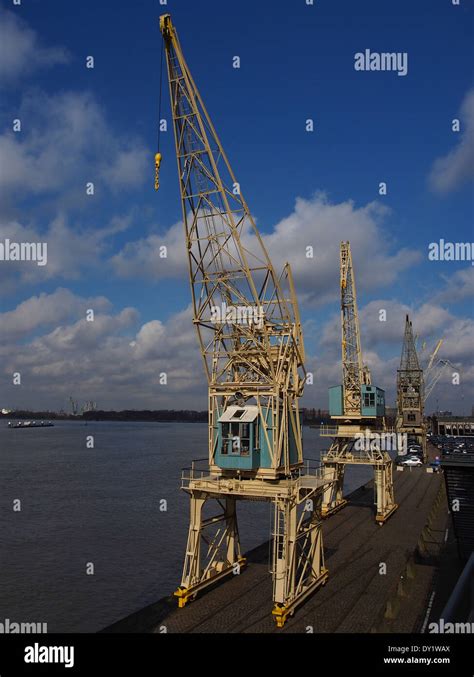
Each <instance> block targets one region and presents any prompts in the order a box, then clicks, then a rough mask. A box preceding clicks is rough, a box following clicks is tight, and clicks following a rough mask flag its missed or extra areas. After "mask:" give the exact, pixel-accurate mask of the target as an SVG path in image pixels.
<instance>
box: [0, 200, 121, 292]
mask: <svg viewBox="0 0 474 677" xmlns="http://www.w3.org/2000/svg"><path fill="white" fill-rule="evenodd" d="M132 218H133V216H132V213H130V214H128V215H126V216H121V217H115V218H113V219H112V220H111V221H110V223H109V224H108V225H106V226H102V227H101V226H99V227H97V226H94V224H91V225H89V226H88V227H84V226H83V225H82V224H77V223H72V224H70V223H68V221H67V219H66V217H65V216H64V215H59V216H57V217H56V218H55V219H54V220H53V221H52V222H51V223H49V224H48V225H47V227H46V228H45V229H41V230H40V229H39V228H37V227H36V226H34V225H28V226H25V225H22V224H21V223H18V222H17V221H6V222H4V223H1V222H0V241H4V240H6V239H9V240H10V241H11V242H35V243H39V242H40V243H46V244H47V264H46V265H44V266H38V265H37V264H36V262H34V261H2V263H1V265H0V282H1V285H0V293H1V294H3V295H6V294H8V293H10V292H11V291H12V290H13V289H15V286H16V285H17V284H18V283H21V284H38V283H42V282H46V281H47V280H51V279H56V278H63V279H77V278H78V277H79V276H80V273H81V271H83V270H84V269H91V268H93V267H97V266H98V265H99V263H100V261H101V260H102V257H103V256H104V254H105V253H106V252H107V247H108V240H109V238H111V237H113V236H114V235H115V234H116V233H120V232H122V231H124V230H126V229H127V228H128V227H129V225H130V222H131V220H132ZM103 265H104V267H105V266H106V264H105V263H104V264H103Z"/></svg>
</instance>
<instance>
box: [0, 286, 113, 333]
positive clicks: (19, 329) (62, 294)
mask: <svg viewBox="0 0 474 677" xmlns="http://www.w3.org/2000/svg"><path fill="white" fill-rule="evenodd" d="M110 305H111V304H110V302H109V301H108V300H107V299H106V298H105V297H103V296H99V297H96V298H82V297H80V296H76V295H75V294H73V293H72V292H71V291H70V290H69V289H64V288H59V289H56V291H55V292H53V293H52V294H46V293H44V292H43V293H41V294H38V296H32V297H31V298H29V299H27V300H26V301H23V303H20V304H19V305H18V306H17V307H16V308H15V309H14V310H11V311H7V312H5V313H0V341H3V342H6V341H15V340H19V339H24V338H25V337H26V336H28V334H30V333H31V332H34V331H37V330H39V329H40V328H41V329H44V328H45V327H52V326H54V325H57V324H58V323H63V322H66V321H68V320H71V319H72V318H74V317H77V316H79V315H83V316H85V314H86V310H88V309H90V308H92V309H94V312H100V311H106V310H108V309H109V308H110Z"/></svg>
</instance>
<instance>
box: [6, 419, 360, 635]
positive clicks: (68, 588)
mask: <svg viewBox="0 0 474 677" xmlns="http://www.w3.org/2000/svg"><path fill="white" fill-rule="evenodd" d="M89 435H92V436H93V437H94V448H93V449H88V448H87V446H86V439H87V436H89ZM303 439H304V449H305V455H306V456H307V457H310V458H319V453H320V450H321V449H323V448H325V447H326V446H327V440H321V439H320V438H319V433H318V431H317V430H314V429H311V428H307V427H305V428H304V434H303ZM206 445H207V425H206V424H203V423H136V422H133V423H120V422H104V423H101V422H97V423H96V422H89V423H87V424H85V423H84V422H79V421H78V422H76V421H57V422H55V426H54V427H52V428H43V429H38V428H36V429H31V430H10V429H8V428H7V422H6V421H0V478H1V479H0V622H2V623H3V622H4V621H5V619H9V620H10V622H18V623H20V622H23V623H27V622H38V623H39V622H41V623H47V626H48V632H73V631H77V632H95V631H97V630H100V629H102V628H104V627H105V626H107V625H110V624H111V623H113V622H115V621H117V620H120V619H121V618H123V617H124V616H127V615H128V614H130V613H132V612H134V611H137V610H138V609H140V608H142V607H144V606H146V605H148V604H151V603H152V602H156V601H157V600H158V599H159V598H161V597H163V596H165V595H168V594H170V593H171V592H172V591H173V590H174V589H175V588H176V587H177V585H178V584H179V582H180V576H181V570H182V564H183V555H184V548H185V544H186V536H187V526H188V499H187V496H186V494H184V492H182V491H180V490H179V486H180V475H181V469H182V468H183V467H186V466H189V465H190V462H191V460H192V459H196V458H203V457H205V456H206V455H207V449H206ZM371 474H372V471H371V468H370V467H368V466H361V467H348V469H347V471H346V484H345V493H349V492H350V491H352V490H353V489H355V488H357V487H358V486H360V485H361V484H363V483H364V482H366V481H367V480H368V479H370V477H371ZM163 499H165V500H166V501H167V510H166V511H162V510H160V501H162V500H163ZM18 501H20V502H21V510H15V509H14V506H15V507H18V505H19V503H18ZM270 517H271V515H270V506H269V505H268V504H263V503H247V504H246V503H242V504H241V505H239V529H240V536H241V544H242V549H243V550H244V551H246V550H249V549H251V548H253V547H255V546H256V545H259V544H260V543H261V542H262V541H264V540H266V539H268V537H269V534H270V526H271V521H270ZM91 564H92V565H93V575H90V574H88V572H90V571H92V567H91Z"/></svg>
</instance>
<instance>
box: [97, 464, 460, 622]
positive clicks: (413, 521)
mask: <svg viewBox="0 0 474 677" xmlns="http://www.w3.org/2000/svg"><path fill="white" fill-rule="evenodd" d="M394 479H395V497H396V501H397V503H398V504H399V506H400V507H399V508H398V510H397V511H396V512H395V514H394V515H393V516H392V517H391V518H390V519H389V520H388V522H387V523H386V524H385V525H384V526H379V525H378V524H376V523H375V520H374V513H373V505H372V503H373V483H372V482H369V483H367V484H366V485H364V486H363V487H360V488H359V489H357V490H356V491H355V492H353V493H352V494H350V496H348V499H349V504H348V505H347V506H346V507H345V508H344V509H343V510H341V511H340V512H338V513H336V514H335V515H333V516H332V517H330V518H328V519H326V520H324V523H323V536H324V546H325V552H326V566H327V567H328V569H329V580H328V582H327V584H326V585H325V587H324V588H322V589H320V590H318V591H317V592H316V593H315V594H314V595H313V596H312V597H311V598H309V599H308V600H307V601H306V603H305V604H304V605H302V606H301V607H300V608H299V609H297V611H296V613H295V615H294V616H293V617H292V618H290V619H289V620H288V622H287V624H286V625H285V627H284V628H283V629H277V628H276V625H275V622H274V621H273V619H272V616H271V610H272V590H271V576H270V574H269V573H268V559H267V558H268V552H269V544H268V542H267V543H264V544H262V545H261V546H260V547H258V548H256V549H254V550H252V551H251V552H249V553H247V555H246V556H247V558H248V567H246V569H244V570H243V572H242V573H241V574H240V575H238V576H234V577H231V578H230V579H228V580H226V581H224V582H221V583H219V584H217V585H216V586H215V587H214V588H212V589H210V590H209V591H208V592H206V593H203V594H202V595H201V596H198V598H197V599H196V600H195V601H194V602H192V603H190V604H189V605H188V606H186V607H185V608H184V609H178V608H177V602H176V598H174V597H173V596H170V597H167V598H164V599H162V600H160V601H158V602H157V603H155V604H152V605H150V606H149V607H147V608H145V609H143V610H141V611H139V612H137V613H135V614H132V615H131V616H129V617H127V618H126V619H124V620H122V621H119V622H118V623H115V624H114V625H113V626H110V627H109V628H107V629H106V630H105V631H104V632H122V633H134V632H147V633H149V632H164V631H166V632H170V633H189V632H197V633H199V632H202V633H218V632H226V633H228V632H230V633H232V632H234V633H240V632H252V633H259V632H265V633H267V632H270V633H272V632H277V633H279V632H290V633H291V632H298V633H301V632H315V633H325V632H327V633H333V632H363V633H367V632H390V631H395V632H419V631H421V629H422V627H423V625H424V624H426V621H427V618H428V615H427V607H428V600H429V598H430V595H431V594H432V590H433V586H435V585H436V584H437V581H438V580H439V579H441V578H442V577H441V576H439V575H438V574H439V572H438V569H439V563H440V553H441V551H442V550H443V548H444V546H445V541H446V534H447V531H446V528H447V524H448V517H449V515H448V512H447V503H446V496H445V490H444V482H443V477H442V474H441V473H431V472H427V471H426V468H405V469H404V470H403V471H401V472H400V471H394ZM177 574H178V572H177ZM177 577H178V576H177ZM177 583H178V581H177ZM445 587H446V585H445Z"/></svg>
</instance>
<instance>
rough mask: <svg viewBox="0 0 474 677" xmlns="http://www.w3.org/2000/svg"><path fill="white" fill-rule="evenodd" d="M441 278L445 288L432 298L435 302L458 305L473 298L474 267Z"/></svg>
mask: <svg viewBox="0 0 474 677" xmlns="http://www.w3.org/2000/svg"><path fill="white" fill-rule="evenodd" d="M443 278H444V280H445V286H444V288H443V289H441V291H439V292H438V293H437V294H436V295H435V296H434V300H435V301H438V302H440V303H443V302H446V303H458V302H459V301H465V300H466V299H472V298H474V267H472V266H471V267H470V268H462V269H461V270H457V271H456V272H455V273H453V275H451V276H450V277H448V276H443ZM471 303H472V302H471ZM471 309H472V305H471Z"/></svg>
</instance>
